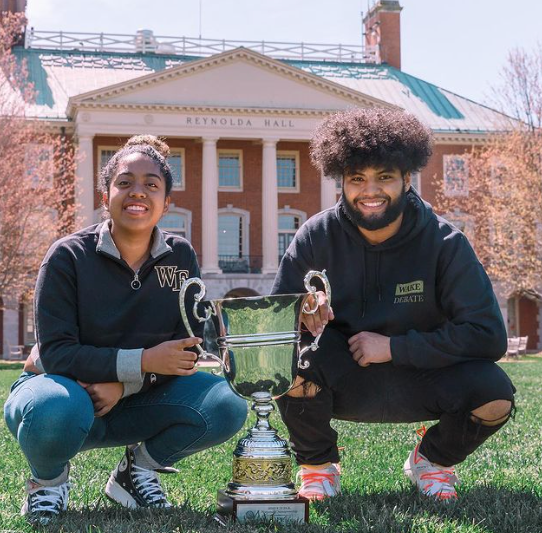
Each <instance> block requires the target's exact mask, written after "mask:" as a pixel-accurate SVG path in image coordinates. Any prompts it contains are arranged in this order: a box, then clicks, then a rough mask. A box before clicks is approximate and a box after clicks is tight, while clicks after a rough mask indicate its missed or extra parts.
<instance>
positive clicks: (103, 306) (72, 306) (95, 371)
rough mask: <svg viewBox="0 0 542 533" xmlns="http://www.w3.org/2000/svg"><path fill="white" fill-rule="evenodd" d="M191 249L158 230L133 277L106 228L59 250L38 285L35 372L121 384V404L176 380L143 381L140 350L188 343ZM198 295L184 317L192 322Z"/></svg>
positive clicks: (194, 272)
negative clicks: (185, 291) (183, 289)
mask: <svg viewBox="0 0 542 533" xmlns="http://www.w3.org/2000/svg"><path fill="white" fill-rule="evenodd" d="M199 275H200V274H199V267H198V262H197V259H196V254H195V253H194V249H193V248H192V246H191V245H190V243H189V242H188V241H186V240H185V239H183V238H182V237H180V236H177V235H173V234H169V233H166V232H163V231H161V230H160V229H158V228H154V232H153V243H152V247H151V251H150V257H149V258H148V259H147V260H146V261H145V263H144V264H143V265H142V266H141V268H140V269H139V271H138V272H137V273H135V272H134V271H133V270H132V269H131V268H130V267H129V266H128V264H127V263H126V262H125V261H124V260H123V259H122V258H121V256H120V253H119V251H118V249H117V247H116V246H115V243H114V242H113V239H112V237H111V233H110V231H109V221H107V222H103V223H101V224H98V225H95V226H90V227H88V228H85V229H83V230H81V231H79V232H77V233H74V234H73V235H69V236H67V237H64V238H63V239H60V240H59V241H57V242H56V243H54V244H53V245H52V246H51V248H50V249H49V251H48V252H47V255H46V256H45V259H44V260H43V263H42V265H41V268H40V272H39V275H38V280H37V284H36V295H35V309H36V332H37V340H38V345H39V360H38V361H36V363H37V365H38V368H39V367H40V366H41V367H42V368H43V369H44V370H45V371H46V372H48V373H51V374H60V375H63V376H67V377H70V378H72V379H79V380H81V381H86V382H89V383H100V382H107V381H120V382H123V383H124V396H128V395H129V394H134V393H136V392H139V391H140V390H146V389H148V388H149V387H150V386H151V385H153V384H158V383H161V382H163V381H166V380H168V379H170V378H171V376H161V375H156V374H147V375H142V374H141V356H142V353H143V349H145V348H151V347H153V346H156V345H157V344H160V343H162V342H164V341H169V340H173V339H183V338H186V337H188V336H189V335H188V332H187V331H186V328H185V327H184V324H183V322H182V320H181V315H180V311H179V291H180V286H181V283H182V282H183V281H184V280H185V279H187V278H190V277H199ZM193 292H194V291H190V294H189V295H188V296H187V305H186V308H187V313H188V316H189V317H190V318H191V326H192V329H193V331H194V333H195V335H201V334H202V327H201V325H199V324H197V322H196V321H195V319H192V315H191V310H192V304H193V298H194V294H193Z"/></svg>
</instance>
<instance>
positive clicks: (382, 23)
mask: <svg viewBox="0 0 542 533" xmlns="http://www.w3.org/2000/svg"><path fill="white" fill-rule="evenodd" d="M402 9H403V8H402V7H401V6H400V5H399V1H398V0H377V1H376V3H375V4H374V5H373V6H372V7H371V9H369V12H368V13H367V14H366V15H365V16H364V17H363V26H364V29H365V44H366V45H367V46H376V47H377V49H378V54H379V56H380V60H381V61H382V62H383V63H388V65H391V66H392V67H395V68H398V69H401V10H402Z"/></svg>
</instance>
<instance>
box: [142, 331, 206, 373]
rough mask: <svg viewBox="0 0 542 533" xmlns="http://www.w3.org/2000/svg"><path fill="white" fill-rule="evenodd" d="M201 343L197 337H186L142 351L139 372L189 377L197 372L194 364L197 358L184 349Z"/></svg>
mask: <svg viewBox="0 0 542 533" xmlns="http://www.w3.org/2000/svg"><path fill="white" fill-rule="evenodd" d="M201 342H202V339H200V338H199V337H188V338H187V339H180V340H174V341H166V342H163V343H162V344H159V345H158V346H153V347H152V348H148V349H146V350H143V355H142V356H141V371H142V372H153V373H155V374H163V375H166V376H191V375H192V374H195V373H196V372H197V368H196V367H195V364H196V361H197V359H198V356H197V355H196V354H195V353H194V352H189V351H187V350H186V348H191V347H192V346H195V345H196V344H200V343H201Z"/></svg>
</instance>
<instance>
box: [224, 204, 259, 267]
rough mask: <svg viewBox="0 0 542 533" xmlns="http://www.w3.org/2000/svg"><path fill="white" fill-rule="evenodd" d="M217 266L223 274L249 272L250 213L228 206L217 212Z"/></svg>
mask: <svg viewBox="0 0 542 533" xmlns="http://www.w3.org/2000/svg"><path fill="white" fill-rule="evenodd" d="M218 211H219V213H218V265H219V267H220V268H221V269H222V271H223V272H225V273H233V272H250V271H251V268H250V263H251V261H250V256H249V255H248V254H249V246H248V243H249V235H248V228H249V222H250V213H249V212H248V211H244V210H243V209H236V208H233V207H232V206H228V207H227V208H225V209H219V210H218Z"/></svg>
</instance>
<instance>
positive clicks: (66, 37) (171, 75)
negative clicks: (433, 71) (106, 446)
mask: <svg viewBox="0 0 542 533" xmlns="http://www.w3.org/2000/svg"><path fill="white" fill-rule="evenodd" d="M2 1H3V2H4V4H6V1H7V3H8V4H9V5H8V6H7V7H8V8H10V9H13V10H15V9H20V7H21V5H24V2H15V0H2ZM11 4H13V5H11ZM5 8H6V6H5V5H4V9H5ZM400 12H401V7H400V5H399V2H398V1H395V0H379V1H377V2H376V3H375V5H373V7H372V8H371V9H370V11H369V12H368V13H367V14H366V16H365V18H364V25H365V41H366V42H365V44H364V45H363V46H344V45H343V46H339V45H338V46H336V47H330V46H329V45H326V46H324V45H322V46H319V45H310V46H309V45H301V44H299V45H293V44H290V43H253V45H252V44H251V43H244V46H245V47H237V45H236V44H235V43H230V42H228V41H210V40H196V41H191V40H188V39H183V38H179V39H172V38H160V37H155V36H154V34H153V33H152V32H151V31H149V30H141V31H139V32H138V34H137V35H136V36H134V37H133V38H130V39H128V40H127V39H126V38H125V37H123V36H108V35H103V34H96V35H89V34H73V33H55V32H40V31H34V30H29V31H27V32H26V35H25V43H24V46H19V47H17V48H16V50H15V52H16V53H17V54H18V55H19V56H20V57H21V58H24V59H26V61H27V65H28V69H29V74H30V80H31V81H32V82H33V83H34V85H35V87H36V89H37V100H36V104H35V106H34V107H33V108H32V109H31V110H29V114H30V115H31V116H33V117H34V118H35V119H36V120H42V121H48V122H49V123H50V125H51V126H53V127H56V128H58V129H59V131H60V128H64V131H66V132H67V133H68V134H69V135H70V136H71V138H72V139H73V142H75V143H76V144H77V146H78V151H79V154H80V156H81V157H80V159H79V163H78V169H77V174H78V177H79V181H78V184H77V200H78V203H79V205H80V206H81V208H80V213H79V215H80V218H81V220H82V221H84V222H83V223H84V224H85V225H88V224H91V223H93V222H95V221H97V220H99V218H100V199H99V197H98V195H97V194H96V193H95V190H96V175H97V173H98V172H99V169H100V167H101V165H103V164H104V162H105V161H107V159H108V157H110V155H111V154H112V153H113V152H114V151H115V150H116V149H117V148H118V147H119V146H121V145H122V144H123V143H124V142H125V141H126V139H127V138H128V137H130V136H131V135H133V134H136V133H151V134H154V135H159V136H163V137H165V138H166V140H167V142H168V144H169V145H170V147H171V148H172V157H171V164H172V166H173V168H174V172H175V175H176V182H175V187H174V190H173V192H172V206H171V208H170V210H169V213H168V214H167V215H166V216H165V217H164V219H163V220H162V222H161V225H162V226H163V227H164V228H167V229H169V230H172V231H177V232H179V233H181V234H183V235H185V236H186V237H187V238H188V239H189V240H190V241H191V242H192V243H193V245H194V247H195V249H196V251H197V253H198V256H199V260H200V265H201V268H202V273H203V277H204V281H205V283H206V285H207V287H208V295H209V296H211V297H221V296H224V295H242V294H262V293H266V292H267V291H269V289H270V286H271V283H272V280H273V277H274V274H275V272H276V269H277V266H278V262H279V261H280V257H281V255H282V254H283V253H284V250H285V249H286V247H287V245H288V243H289V242H290V240H291V238H292V237H293V235H294V234H295V231H296V229H297V228H298V227H299V226H300V225H301V224H302V223H303V222H304V221H305V220H306V219H307V218H309V217H310V216H312V215H313V214H315V213H317V212H318V211H320V210H322V209H325V208H327V207H330V206H332V205H333V204H334V203H335V202H336V200H337V195H338V193H339V192H340V191H339V189H338V188H337V187H336V184H335V183H334V182H333V181H330V180H328V179H326V177H325V176H321V175H320V174H319V172H318V171H317V170H316V169H315V168H313V167H312V166H311V164H310V161H309V139H310V137H311V132H312V131H313V129H314V127H315V126H316V124H317V123H318V122H320V121H321V120H322V118H323V117H324V116H325V115H326V114H328V113H330V112H333V111H335V110H341V109H346V108H349V107H353V106H361V107H365V106H379V107H399V108H403V109H406V110H407V111H409V112H411V113H413V114H415V115H416V116H418V118H419V119H420V120H422V121H423V122H424V123H425V124H427V125H428V126H429V127H431V128H432V130H433V131H434V134H435V140H436V145H435V149H434V154H433V156H432V158H431V160H430V162H429V165H428V166H427V168H426V169H424V170H423V171H422V172H421V174H418V175H416V176H414V177H413V178H414V179H413V182H414V185H415V187H416V188H417V189H418V190H419V191H420V192H421V194H422V196H423V197H424V198H425V199H426V200H428V201H429V202H432V201H433V200H434V197H435V189H434V177H435V176H436V178H437V179H438V180H444V183H445V190H446V191H448V193H449V194H450V195H456V196H465V195H468V179H469V178H468V171H466V170H467V169H468V165H467V164H466V163H465V165H464V166H463V170H465V171H464V172H458V170H457V169H458V168H460V169H461V168H462V165H461V162H462V161H463V158H464V154H465V153H466V152H468V151H469V150H470V149H471V147H472V146H473V144H477V143H479V142H481V141H483V140H484V139H485V138H487V136H488V135H490V134H491V133H492V132H494V131H496V130H498V129H499V124H502V117H501V115H499V113H497V112H496V111H494V110H492V109H489V108H487V107H485V106H482V105H479V104H477V103H475V102H472V101H470V100H468V99H466V98H463V97H461V96H458V95H456V94H453V93H451V92H449V91H446V90H444V89H442V88H439V87H436V86H435V85H432V84H431V83H429V82H426V81H424V80H421V79H418V78H415V77H413V76H410V75H409V74H407V73H405V72H403V71H402V70H401V40H400ZM121 37H123V38H121ZM465 161H466V160H465ZM447 215H448V219H449V220H451V221H452V222H454V223H455V224H456V225H458V226H459V227H460V228H461V229H463V230H464V231H465V233H467V234H468V235H469V234H470V235H473V233H474V228H473V222H472V220H471V218H470V217H469V216H468V215H466V214H465V213H462V212H460V211H454V212H453V213H448V214H447ZM496 289H497V293H499V287H498V286H497V287H496ZM499 299H500V304H501V309H502V311H503V314H504V316H505V318H506V319H507V320H508V325H509V330H510V331H511V332H513V333H514V334H522V335H529V337H530V347H531V348H537V347H538V348H540V347H542V313H541V312H540V304H538V303H537V302H534V301H531V300H526V299H523V298H522V299H518V298H514V299H512V300H510V301H507V300H506V299H505V298H504V297H503V295H501V294H499ZM0 325H1V326H2V327H0V346H2V344H3V346H4V353H6V352H7V348H8V345H13V344H27V343H30V342H32V340H33V324H32V313H31V310H30V309H29V308H28V306H25V305H24V304H19V303H18V296H17V295H5V296H4V309H3V311H0Z"/></svg>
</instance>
